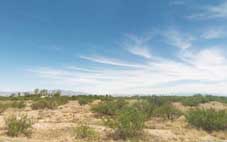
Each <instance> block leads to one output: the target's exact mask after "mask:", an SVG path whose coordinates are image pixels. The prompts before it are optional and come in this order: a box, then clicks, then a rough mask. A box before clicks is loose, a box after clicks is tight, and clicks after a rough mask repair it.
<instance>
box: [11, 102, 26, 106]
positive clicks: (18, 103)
mask: <svg viewBox="0 0 227 142" xmlns="http://www.w3.org/2000/svg"><path fill="white" fill-rule="evenodd" d="M11 107H12V108H24V107H26V104H25V102H24V101H14V102H12V104H11Z"/></svg>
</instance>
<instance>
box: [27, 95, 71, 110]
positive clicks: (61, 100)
mask: <svg viewBox="0 0 227 142" xmlns="http://www.w3.org/2000/svg"><path fill="white" fill-rule="evenodd" d="M67 102H68V99H67V98H66V97H61V96H60V97H50V98H44V99H39V100H38V101H34V102H33V103H32V105H31V107H32V109H34V110H36V109H55V108H57V107H58V106H60V105H63V104H66V103H67Z"/></svg>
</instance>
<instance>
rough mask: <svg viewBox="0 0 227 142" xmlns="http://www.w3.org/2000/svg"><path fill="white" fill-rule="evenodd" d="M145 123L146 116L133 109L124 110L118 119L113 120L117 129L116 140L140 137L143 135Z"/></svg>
mask: <svg viewBox="0 0 227 142" xmlns="http://www.w3.org/2000/svg"><path fill="white" fill-rule="evenodd" d="M144 121H145V116H144V114H143V113H142V112H141V111H139V110H137V109H135V108H133V107H126V108H124V109H123V110H121V111H120V112H119V114H118V115H117V116H116V118H114V119H112V123H111V124H112V126H114V127H113V128H114V129H115V133H114V136H115V138H117V139H119V138H120V139H128V138H135V137H138V136H139V135H140V134H142V131H143V128H144ZM113 124H114V125H113Z"/></svg>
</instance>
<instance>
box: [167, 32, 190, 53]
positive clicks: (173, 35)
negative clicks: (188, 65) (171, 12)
mask: <svg viewBox="0 0 227 142" xmlns="http://www.w3.org/2000/svg"><path fill="white" fill-rule="evenodd" d="M164 37H165V38H166V39H167V40H166V42H167V43H168V44H170V45H172V46H175V47H177V48H179V49H188V48H190V47H191V46H192V41H193V40H194V37H192V36H191V35H186V34H182V33H181V32H179V31H177V30H169V31H167V32H165V33H164Z"/></svg>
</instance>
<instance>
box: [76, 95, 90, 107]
mask: <svg viewBox="0 0 227 142" xmlns="http://www.w3.org/2000/svg"><path fill="white" fill-rule="evenodd" d="M92 101H93V99H91V98H88V97H79V98H78V102H79V104H80V105H86V104H88V103H90V102H92Z"/></svg>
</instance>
